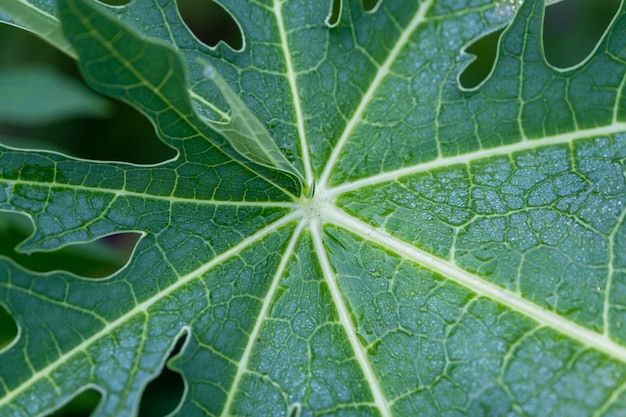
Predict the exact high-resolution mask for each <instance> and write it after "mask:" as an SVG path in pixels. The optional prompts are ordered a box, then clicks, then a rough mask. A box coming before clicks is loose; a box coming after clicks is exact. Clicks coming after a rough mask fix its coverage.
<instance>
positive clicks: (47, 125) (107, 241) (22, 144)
mask: <svg viewBox="0 0 626 417" xmlns="http://www.w3.org/2000/svg"><path fill="white" fill-rule="evenodd" d="M0 1H1V0H0ZM328 1H329V7H331V8H330V9H329V10H331V11H332V10H334V11H335V12H336V11H337V10H338V5H339V1H341V0H328ZM382 1H386V0H382ZM512 1H513V0H512ZM104 2H105V3H108V4H115V5H119V4H124V3H125V2H126V0H105V1H104ZM331 2H332V3H331ZM363 3H364V7H365V9H366V10H371V9H373V8H375V6H376V3H377V1H376V0H363ZM177 4H178V7H179V11H180V13H181V16H182V17H183V19H184V20H185V22H186V23H187V25H188V26H189V27H190V29H191V30H192V32H193V33H194V34H195V35H196V37H197V38H198V39H200V40H201V41H202V42H204V43H206V44H207V45H210V46H213V45H216V44H217V42H219V41H220V40H222V41H225V42H227V43H228V44H229V45H230V46H231V47H233V48H234V49H240V48H241V46H242V39H241V33H240V29H239V27H238V26H237V24H236V23H235V22H234V20H233V19H232V17H231V16H230V15H229V14H228V13H227V12H226V11H225V10H224V9H223V8H222V7H221V6H219V5H218V4H217V3H214V2H213V1H212V0H178V1H177ZM619 5H620V0H594V1H589V0H564V1H556V2H555V4H553V5H551V6H549V7H547V8H546V17H545V20H544V49H545V52H546V56H547V60H548V62H549V63H550V64H552V65H554V66H555V67H557V68H568V67H571V66H575V65H577V64H578V63H580V62H581V61H582V60H584V59H585V58H586V57H587V56H588V55H589V54H590V53H591V52H592V51H593V49H594V47H595V46H596V45H597V42H598V41H599V39H600V38H601V36H602V34H603V33H604V31H605V29H606V27H607V26H608V25H609V23H610V21H611V19H612V18H613V17H614V16H615V13H616V11H617V9H618V7H619ZM333 19H335V17H334V15H332V13H331V16H330V17H329V20H331V21H333ZM503 30H504V28H500V30H497V31H495V32H492V33H490V34H486V35H485V36H483V37H482V38H480V39H476V40H475V41H474V42H473V43H472V44H470V45H467V47H466V52H468V53H470V54H473V55H475V56H476V59H475V60H474V61H473V62H472V63H470V64H469V65H468V66H467V67H466V69H465V70H464V71H463V72H462V73H461V75H460V77H459V80H460V82H461V84H462V85H463V86H464V87H465V88H474V87H476V86H477V85H479V84H480V83H481V82H482V81H483V80H484V79H485V78H486V77H487V76H488V74H489V72H490V71H491V69H492V67H493V64H494V60H495V54H496V50H497V43H498V40H499V38H500V35H501V34H502V31H503ZM0 91H1V97H2V99H1V100H0V142H1V143H3V144H5V145H9V146H13V147H17V148H30V149H46V150H52V151H57V152H62V153H64V154H67V155H72V156H76V157H80V158H86V159H95V160H108V161H125V162H133V163H138V164H146V163H157V162H161V161H164V160H167V159H170V158H173V157H174V156H175V152H174V151H173V150H172V149H170V148H168V147H167V146H165V145H164V144H162V143H161V142H160V141H159V140H158V138H157V137H156V135H155V132H154V129H153V127H152V125H151V124H150V123H149V122H148V121H147V120H146V119H145V118H144V117H143V116H142V115H141V114H139V113H138V112H137V111H136V110H134V109H133V108H131V107H130V106H128V105H126V104H124V103H121V102H117V101H113V100H110V99H108V98H106V97H102V96H99V95H97V94H96V93H93V92H92V91H91V90H89V88H88V87H86V85H85V84H84V83H83V81H82V79H81V78H80V75H79V74H78V71H77V68H76V64H75V62H74V61H73V60H72V59H71V58H69V57H67V56H66V55H64V54H63V53H61V52H59V51H57V50H56V49H54V48H53V47H51V46H49V45H48V44H47V43H45V42H44V41H43V40H41V39H39V38H37V37H35V36H34V35H32V34H30V33H28V32H26V31H23V30H20V29H17V28H14V27H11V26H8V25H2V24H0ZM32 231H33V228H32V224H31V222H30V220H29V219H28V218H27V217H25V216H23V215H20V214H16V213H6V212H1V213H0V256H6V257H10V258H12V259H14V260H15V261H16V262H17V263H18V264H20V265H22V266H23V267H25V268H28V269H31V270H34V271H38V272H48V271H54V270H65V271H70V272H72V273H75V274H77V275H79V276H82V277H86V278H93V279H98V278H104V277H107V276H109V275H111V274H112V273H114V272H115V271H117V270H119V269H120V268H122V267H123V266H124V265H125V263H126V262H127V261H128V258H129V257H130V255H131V253H132V249H133V248H134V245H135V243H136V242H137V239H138V238H139V234H136V233H127V234H122V235H116V236H109V237H107V238H104V239H100V240H98V241H95V242H91V243H88V244H81V245H70V246H68V247H66V248H63V249H61V250H58V251H55V252H52V253H33V254H24V253H20V252H16V251H15V247H16V246H18V245H19V243H20V242H22V241H24V240H25V239H26V238H27V237H28V236H29V235H30V234H31V233H32ZM17 334H18V329H17V326H16V324H15V321H14V320H13V318H12V317H11V316H10V314H9V312H8V311H6V309H5V308H4V307H3V306H2V304H0V350H2V349H3V348H6V347H7V346H8V345H10V344H11V343H12V342H13V341H14V340H16V338H17ZM181 345H182V341H179V343H178V344H177V347H176V348H175V349H174V351H173V352H172V354H175V353H176V351H177V350H178V349H180V346H181ZM0 359H1V357H0ZM183 390H184V383H183V381H182V378H181V377H180V376H179V375H178V374H176V373H174V372H171V371H169V370H167V368H165V369H164V370H163V373H162V374H161V375H160V376H159V377H158V378H157V379H155V380H154V381H153V382H151V383H150V384H149V385H148V387H147V389H146V392H145V393H144V396H143V399H142V403H141V406H140V415H141V416H159V415H165V414H167V413H169V412H170V411H172V410H173V409H174V408H175V407H176V405H177V404H178V402H179V401H180V399H181V397H182V394H183ZM99 400H100V393H99V392H97V391H96V390H93V389H89V390H86V391H84V392H82V393H79V394H78V395H77V396H76V397H74V399H73V400H72V401H70V402H69V403H68V404H66V405H65V406H64V407H63V408H62V409H60V410H56V411H51V414H50V415H52V416H55V417H61V416H65V417H67V416H73V417H75V416H88V415H89V414H90V412H91V411H92V410H93V409H94V407H95V406H96V405H97V403H98V401H99Z"/></svg>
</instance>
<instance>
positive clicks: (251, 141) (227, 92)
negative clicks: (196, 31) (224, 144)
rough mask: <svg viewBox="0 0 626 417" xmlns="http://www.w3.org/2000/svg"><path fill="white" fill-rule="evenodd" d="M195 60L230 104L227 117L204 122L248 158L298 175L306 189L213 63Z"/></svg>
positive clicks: (302, 179)
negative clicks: (225, 119) (223, 119)
mask: <svg viewBox="0 0 626 417" xmlns="http://www.w3.org/2000/svg"><path fill="white" fill-rule="evenodd" d="M198 62H199V63H200V64H202V65H203V66H204V71H203V74H204V76H205V77H207V78H208V79H209V80H211V81H212V82H213V83H214V84H215V86H216V87H217V88H218V90H219V91H220V93H222V96H223V97H224V99H225V100H226V103H227V104H228V105H229V106H230V111H229V113H230V120H228V121H227V122H216V121H212V120H208V119H204V120H205V122H206V123H207V124H208V125H209V126H210V127H211V128H213V129H214V130H216V131H217V132H219V133H220V134H222V135H223V136H224V138H225V139H226V140H227V141H228V143H229V144H230V145H231V146H232V147H233V148H234V149H235V150H236V151H237V152H238V153H239V154H241V155H242V156H243V157H244V158H246V159H247V160H249V161H251V162H254V163H255V164H259V165H262V166H264V167H267V168H271V169H277V170H279V171H283V172H286V173H288V174H292V175H294V176H295V177H297V178H298V180H299V181H300V183H301V185H302V186H303V189H306V188H307V187H305V181H304V177H303V176H302V174H301V173H300V172H299V171H298V170H297V169H296V168H295V167H294V166H293V165H292V164H291V162H289V160H288V159H287V158H286V157H285V155H283V153H282V152H281V151H280V149H278V146H276V143H275V142H274V140H273V139H272V137H271V136H270V134H269V132H268V131H267V129H266V128H265V126H263V124H262V123H261V122H260V121H259V119H258V118H257V117H256V116H255V115H254V114H253V113H252V112H251V111H250V109H248V107H247V106H246V104H245V103H244V102H243V101H242V100H241V98H239V96H238V95H237V94H236V93H235V92H234V91H233V89H232V88H231V87H230V86H229V85H228V83H227V82H226V81H225V80H224V79H223V78H222V77H221V76H220V75H219V74H218V73H217V71H216V70H215V68H214V67H213V66H212V65H210V64H209V63H208V62H206V61H204V60H201V59H198Z"/></svg>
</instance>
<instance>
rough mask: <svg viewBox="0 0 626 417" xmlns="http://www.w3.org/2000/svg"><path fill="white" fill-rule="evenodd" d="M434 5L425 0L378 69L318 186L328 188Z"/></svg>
mask: <svg viewBox="0 0 626 417" xmlns="http://www.w3.org/2000/svg"><path fill="white" fill-rule="evenodd" d="M432 4H433V0H425V1H424V2H423V3H422V4H421V5H420V7H419V9H418V10H417V13H416V14H415V16H414V17H413V19H412V20H411V22H410V23H409V25H408V26H407V27H406V29H405V30H404V32H402V34H401V35H400V38H399V39H398V41H397V42H396V44H395V46H394V47H393V49H392V50H391V51H390V52H389V56H388V57H387V59H386V60H385V62H384V63H383V65H382V66H381V67H380V68H379V69H378V72H377V73H376V76H375V77H374V80H373V81H372V83H371V84H370V86H369V88H368V89H367V91H366V93H365V95H364V96H363V98H362V99H361V102H360V103H359V105H358V107H357V108H356V110H355V112H354V114H353V115H352V118H351V119H350V120H349V121H348V123H347V124H346V127H345V129H344V131H343V133H342V134H341V136H340V138H339V140H338V141H337V144H336V145H335V148H334V149H333V151H332V153H331V154H330V158H328V163H327V164H326V167H325V168H324V172H323V173H322V176H321V177H320V180H319V184H318V185H319V186H320V187H321V188H325V187H326V184H327V183H328V179H329V178H330V174H331V173H332V171H333V169H334V167H335V165H336V164H337V161H338V160H339V156H340V154H341V152H342V151H343V148H344V146H345V145H346V143H347V142H348V139H349V138H350V135H351V134H352V132H353V131H354V129H355V128H356V127H357V126H358V125H359V123H360V122H361V117H362V116H363V113H364V112H365V109H366V108H367V106H368V105H369V103H370V101H371V100H372V98H373V96H374V94H375V93H376V90H378V88H379V87H380V85H381V84H382V82H383V80H384V79H385V77H387V75H388V74H389V72H390V69H391V66H392V65H393V64H394V62H395V61H396V59H397V58H398V55H399V54H400V52H401V51H402V49H403V48H404V47H405V46H406V45H407V43H408V41H409V37H410V36H411V35H412V34H413V32H414V31H415V29H416V28H417V27H418V26H419V25H420V24H421V23H423V22H425V21H426V17H425V16H426V11H428V9H430V6H431V5H432Z"/></svg>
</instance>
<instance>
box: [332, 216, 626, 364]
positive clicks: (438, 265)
mask: <svg viewBox="0 0 626 417" xmlns="http://www.w3.org/2000/svg"><path fill="white" fill-rule="evenodd" d="M322 213H323V219H322V220H325V221H327V222H329V223H332V224H334V225H337V226H339V227H342V228H344V229H346V230H348V231H350V232H352V233H355V234H357V235H358V236H360V237H361V238H363V239H365V240H368V241H371V242H374V243H376V244H378V245H381V246H383V247H385V248H387V249H389V250H393V251H395V252H396V253H398V254H399V255H400V256H403V257H405V258H406V259H409V260H411V261H413V262H415V263H417V264H419V265H423V266H425V267H427V268H428V269H430V270H432V271H434V272H436V273H438V274H440V275H442V276H443V277H445V278H447V279H449V280H451V281H453V282H456V283H458V284H460V285H462V286H464V287H465V288H468V289H470V290H472V291H473V292H475V293H476V294H478V295H479V296H483V297H486V298H489V299H491V300H494V301H496V302H498V303H500V304H502V305H504V306H506V307H507V308H510V309H511V310H514V311H517V312H519V313H521V314H523V315H525V316H527V317H530V318H532V319H533V320H535V321H537V322H538V323H540V324H541V325H543V326H547V327H550V328H552V329H554V330H556V331H557V332H559V333H561V334H564V335H566V336H568V337H570V338H572V339H573V340H576V341H579V342H581V343H583V344H584V345H586V346H589V347H590V348H593V349H596V350H598V351H600V352H604V353H605V354H607V355H609V356H611V357H613V358H615V359H617V360H619V361H621V362H623V363H626V347H624V346H622V345H619V344H617V343H615V342H614V341H612V340H610V339H609V338H608V337H606V336H605V335H602V334H600V333H596V332H593V331H591V330H589V329H586V328H584V327H582V326H580V325H578V324H575V323H573V322H571V321H568V320H566V319H564V318H563V317H561V316H559V315H557V314H555V313H553V312H551V311H548V310H545V309H543V308H541V307H539V306H538V305H536V304H534V303H532V302H530V301H528V300H525V299H523V298H521V297H520V296H518V295H516V294H513V293H511V292H509V291H506V290H504V289H502V288H500V287H498V286H496V285H494V284H491V283H489V282H487V281H484V280H482V279H481V278H480V277H478V276H476V275H473V274H470V273H468V272H467V271H464V270H462V269H460V268H458V267H457V266H456V265H455V264H454V263H453V262H446V261H444V260H442V259H439V258H436V257H434V256H432V255H431V254H429V253H427V252H424V251H422V250H420V249H417V248H416V247H414V246H411V245H409V244H408V243H406V242H404V241H402V240H400V239H397V238H395V237H394V236H391V235H389V234H388V233H387V232H385V231H384V230H382V229H379V228H376V229H375V228H373V227H372V226H370V225H368V224H366V223H363V222H362V221H361V220H358V219H356V218H354V217H352V216H350V215H348V214H346V213H345V212H343V211H341V210H339V209H338V208H336V207H334V206H332V205H330V204H329V205H328V206H327V207H325V208H324V210H323V211H322Z"/></svg>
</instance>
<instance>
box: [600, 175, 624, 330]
mask: <svg viewBox="0 0 626 417" xmlns="http://www.w3.org/2000/svg"><path fill="white" fill-rule="evenodd" d="M622 177H626V175H625V174H624V173H622ZM625 219H626V209H624V208H622V213H621V215H620V216H619V218H618V219H617V221H616V222H615V228H614V229H613V232H612V233H611V234H610V236H609V248H608V249H609V262H608V272H607V276H608V278H607V280H606V286H605V287H604V294H602V295H603V296H604V301H603V306H602V327H603V330H604V332H603V334H604V336H605V337H609V336H610V335H611V332H610V330H611V328H610V322H609V315H610V313H611V303H610V295H611V290H612V287H613V277H614V276H615V274H616V273H617V272H616V271H615V257H616V253H615V252H616V251H619V250H620V248H619V245H618V243H617V242H616V239H617V235H618V232H619V230H620V227H621V226H622V224H623V223H624V220H625Z"/></svg>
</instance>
